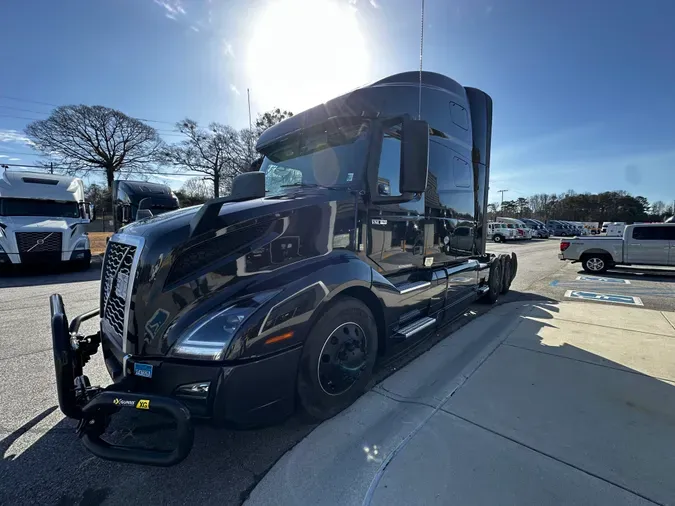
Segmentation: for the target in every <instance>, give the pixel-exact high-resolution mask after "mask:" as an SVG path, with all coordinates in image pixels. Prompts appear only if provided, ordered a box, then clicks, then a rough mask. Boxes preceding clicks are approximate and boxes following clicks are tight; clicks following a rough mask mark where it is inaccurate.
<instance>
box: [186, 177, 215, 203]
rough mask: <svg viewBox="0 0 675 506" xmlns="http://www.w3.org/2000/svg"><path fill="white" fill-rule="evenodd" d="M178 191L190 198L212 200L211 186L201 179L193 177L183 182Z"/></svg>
mask: <svg viewBox="0 0 675 506" xmlns="http://www.w3.org/2000/svg"><path fill="white" fill-rule="evenodd" d="M180 191H181V192H183V193H184V194H185V195H188V196H190V197H196V198H202V199H204V200H208V199H210V198H213V185H211V184H209V182H208V181H206V180H204V179H203V178H201V177H193V178H190V179H188V180H187V181H185V183H183V186H181V187H180Z"/></svg>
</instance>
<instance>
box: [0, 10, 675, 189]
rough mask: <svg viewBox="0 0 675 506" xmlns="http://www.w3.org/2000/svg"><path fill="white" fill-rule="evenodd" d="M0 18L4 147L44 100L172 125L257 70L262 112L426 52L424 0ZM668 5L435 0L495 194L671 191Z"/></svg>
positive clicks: (438, 47)
mask: <svg viewBox="0 0 675 506" xmlns="http://www.w3.org/2000/svg"><path fill="white" fill-rule="evenodd" d="M0 19H2V20H3V40H4V48H3V52H2V54H3V57H2V60H1V63H0V64H1V65H2V75H3V78H2V85H1V86H0V157H3V158H0V162H4V163H27V164H29V163H33V162H34V161H35V160H36V159H37V158H36V157H35V156H32V155H31V154H30V153H31V151H32V150H31V149H30V146H29V145H27V144H26V143H25V140H24V139H23V138H22V137H23V135H22V133H21V132H22V130H23V128H24V127H25V125H26V124H27V123H28V122H29V121H30V120H27V119H25V118H44V117H46V113H48V112H49V110H50V109H51V107H50V106H49V105H47V104H70V103H84V104H91V105H93V104H100V105H105V106H109V107H114V108H117V109H120V110H122V111H124V112H125V113H127V114H129V115H132V116H135V117H139V118H147V119H152V120H154V122H152V123H150V124H151V125H152V126H154V127H156V128H158V129H160V134H161V135H166V137H165V139H166V140H167V141H175V140H177V139H179V138H180V137H176V136H175V134H172V133H171V130H172V123H173V122H175V121H177V120H179V119H181V118H184V117H191V118H194V119H196V120H198V121H200V122H204V123H206V122H210V121H220V122H224V123H229V124H231V125H233V126H236V127H244V126H246V125H247V123H248V115H247V103H246V89H247V88H250V89H251V98H252V108H253V114H254V115H255V114H256V113H257V112H260V111H264V110H265V109H268V108H270V107H271V106H274V105H278V106H281V107H286V108H290V109H291V110H293V111H295V112H298V111H300V110H302V109H304V108H307V107H310V106H312V105H314V104H316V103H318V102H319V101H321V100H324V99H328V98H331V97H332V96H335V95H337V94H339V93H341V92H343V91H348V90H349V89H352V88H354V87H356V86H359V85H360V84H364V83H367V82H370V81H373V80H375V79H378V78H381V77H383V76H385V75H388V74H392V73H395V72H399V71H404V70H410V69H416V68H417V66H418V64H419V60H418V58H419V56H418V51H419V2H418V1H417V0H253V1H244V0H228V1H225V0H212V1H210V2H209V1H208V0H116V1H112V0H110V1H103V0H98V1H89V0H80V1H76V0H59V1H53V0H30V1H22V0H5V1H3V2H1V3H0ZM673 19H675V2H672V1H669V0H645V1H642V2H635V1H631V2H628V1H620V0H619V1H609V0H593V1H591V2H588V1H580V0H569V1H567V2H542V1H540V0H509V1H505V0H426V22H425V57H424V63H425V68H426V69H427V70H433V71H437V72H441V73H444V74H446V75H448V76H450V77H453V78H454V79H456V80H458V81H459V82H460V83H462V84H464V85H466V86H475V87H478V88H481V89H483V90H485V91H486V92H488V93H489V94H490V95H491V96H492V97H493V100H494V126H493V154H492V178H491V198H490V200H491V201H496V200H499V195H498V194H497V193H496V190H499V189H508V190H509V192H507V193H506V195H505V198H506V199H513V198H518V197H521V196H528V195H530V194H532V193H539V192H548V193H550V192H563V191H566V190H568V189H574V190H575V191H577V192H583V191H591V192H599V191H605V190H617V189H622V190H627V191H629V192H631V193H632V194H635V195H638V194H640V195H644V196H646V197H648V198H649V199H650V200H664V201H667V202H669V201H672V200H673V199H675V121H674V120H673V118H674V117H675V96H674V95H673V90H675V61H674V60H675V56H674V53H673V48H675V30H672V20H673ZM7 97H14V98H19V99H23V100H22V101H19V100H12V99H10V98H7ZM30 101H32V102H30ZM34 102H39V103H34ZM21 109H24V110H21ZM14 159H17V160H14ZM170 182H171V184H172V185H174V186H179V185H180V181H170Z"/></svg>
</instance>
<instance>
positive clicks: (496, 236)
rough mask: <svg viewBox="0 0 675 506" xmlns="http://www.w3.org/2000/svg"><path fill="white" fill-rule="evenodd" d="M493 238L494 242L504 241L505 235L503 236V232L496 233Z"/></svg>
mask: <svg viewBox="0 0 675 506" xmlns="http://www.w3.org/2000/svg"><path fill="white" fill-rule="evenodd" d="M492 240H493V241H494V242H504V236H502V235H501V234H495V235H494V237H493V238H492Z"/></svg>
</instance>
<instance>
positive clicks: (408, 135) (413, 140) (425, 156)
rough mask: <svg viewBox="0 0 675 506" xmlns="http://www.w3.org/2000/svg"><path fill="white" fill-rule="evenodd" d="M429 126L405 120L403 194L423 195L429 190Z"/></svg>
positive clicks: (402, 167)
mask: <svg viewBox="0 0 675 506" xmlns="http://www.w3.org/2000/svg"><path fill="white" fill-rule="evenodd" d="M428 167H429V124H428V123H427V122H426V121H421V120H414V119H407V118H406V119H404V120H403V125H402V128H401V175H400V180H399V190H400V192H401V193H422V192H424V191H425V190H426V188H427V174H428Z"/></svg>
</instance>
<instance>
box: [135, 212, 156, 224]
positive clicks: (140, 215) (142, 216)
mask: <svg viewBox="0 0 675 506" xmlns="http://www.w3.org/2000/svg"><path fill="white" fill-rule="evenodd" d="M152 217H153V214H152V211H151V210H150V209H139V210H138V211H136V221H138V220H144V219H145V218H152Z"/></svg>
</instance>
